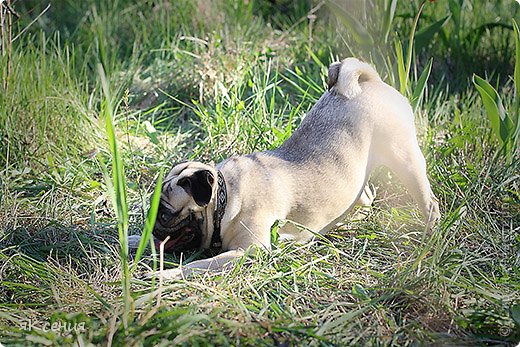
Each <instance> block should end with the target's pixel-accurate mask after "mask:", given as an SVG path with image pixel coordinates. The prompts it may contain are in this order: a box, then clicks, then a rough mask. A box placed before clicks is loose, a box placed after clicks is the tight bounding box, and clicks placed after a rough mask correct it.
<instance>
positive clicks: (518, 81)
mask: <svg viewBox="0 0 520 347" xmlns="http://www.w3.org/2000/svg"><path fill="white" fill-rule="evenodd" d="M513 29H514V32H515V47H516V51H515V52H516V53H515V72H514V75H513V80H514V84H515V101H514V106H513V113H512V117H513V118H514V119H513V123H514V124H515V128H516V134H515V140H516V138H517V137H518V132H519V131H520V95H519V93H520V30H519V28H518V24H517V23H516V21H515V20H514V19H513ZM515 142H516V141H515Z"/></svg>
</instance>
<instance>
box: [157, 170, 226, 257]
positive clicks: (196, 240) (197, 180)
mask: <svg viewBox="0 0 520 347" xmlns="http://www.w3.org/2000/svg"><path fill="white" fill-rule="evenodd" d="M216 177H217V173H216V170H215V169H214V168H213V167H212V166H209V165H206V164H202V163H199V162H187V163H182V164H179V165H176V166H175V167H174V168H173V169H172V170H171V171H170V173H169V174H168V176H166V178H165V179H164V183H163V187H162V193H161V201H160V204H159V209H158V211H157V219H156V221H155V226H154V230H153V235H154V236H155V237H156V238H158V239H159V240H164V239H165V238H166V237H168V236H169V237H170V239H169V241H168V242H167V243H166V245H165V249H173V250H176V251H181V250H182V251H184V250H195V249H200V248H203V246H204V245H207V244H208V243H209V241H208V240H210V239H211V236H212V235H211V232H212V230H213V226H211V225H208V215H209V214H210V213H213V210H214V199H213V196H214V195H215V191H216V185H217V183H216V182H217V179H216ZM208 229H209V230H208ZM208 234H209V235H208Z"/></svg>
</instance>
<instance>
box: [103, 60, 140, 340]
mask: <svg viewBox="0 0 520 347" xmlns="http://www.w3.org/2000/svg"><path fill="white" fill-rule="evenodd" d="M98 74H99V77H100V79H101V85H102V88H103V94H104V97H105V100H104V103H103V107H102V111H103V115H104V118H105V123H106V124H105V127H106V132H107V137H108V142H109V147H110V153H111V155H112V182H109V181H108V180H107V185H108V186H113V189H109V191H110V192H111V193H112V194H111V195H112V202H113V205H114V209H115V212H116V216H117V230H118V233H119V242H120V245H121V268H122V278H121V284H122V287H123V288H122V289H123V306H124V307H123V314H122V319H123V326H124V328H125V330H126V329H127V327H128V322H129V321H131V320H132V317H131V314H132V312H131V308H132V301H133V299H132V296H131V294H130V272H129V266H128V203H127V194H126V179H125V174H124V166H123V161H122V159H121V154H120V153H119V149H118V147H117V138H116V133H115V127H114V122H113V115H114V111H115V109H114V107H113V103H112V98H111V95H110V88H109V86H108V80H107V77H106V75H105V71H104V69H103V66H102V65H101V64H98Z"/></svg>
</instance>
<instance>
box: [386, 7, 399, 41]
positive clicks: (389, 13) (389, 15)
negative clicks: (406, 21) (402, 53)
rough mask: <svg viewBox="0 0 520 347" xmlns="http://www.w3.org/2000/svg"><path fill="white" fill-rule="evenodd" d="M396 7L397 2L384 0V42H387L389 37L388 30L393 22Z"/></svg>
mask: <svg viewBox="0 0 520 347" xmlns="http://www.w3.org/2000/svg"><path fill="white" fill-rule="evenodd" d="M396 7H397V0H386V1H385V18H384V21H383V33H384V36H383V37H384V42H385V43H386V42H388V36H389V35H390V30H391V29H392V24H393V22H394V16H395V9H396Z"/></svg>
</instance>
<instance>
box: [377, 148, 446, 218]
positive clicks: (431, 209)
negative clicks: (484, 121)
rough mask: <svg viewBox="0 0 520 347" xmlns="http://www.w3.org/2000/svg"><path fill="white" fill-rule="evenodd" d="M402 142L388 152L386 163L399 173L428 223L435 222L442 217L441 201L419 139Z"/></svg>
mask: <svg viewBox="0 0 520 347" xmlns="http://www.w3.org/2000/svg"><path fill="white" fill-rule="evenodd" d="M407 142H408V143H400V144H399V147H398V148H397V146H396V147H393V151H392V150H391V149H390V150H389V152H388V158H389V160H387V161H386V162H385V163H384V165H385V166H387V167H388V168H389V169H390V170H391V171H392V172H393V173H395V174H396V175H397V177H398V178H399V180H401V182H402V183H403V184H404V185H405V186H406V188H407V189H408V191H409V192H410V194H411V195H412V197H413V198H414V200H415V202H416V203H417V204H418V205H419V207H420V209H421V211H422V213H423V215H424V218H425V220H426V222H427V223H429V224H430V225H431V224H435V223H436V222H437V221H438V219H439V218H440V212H439V202H438V199H437V198H436V197H435V195H434V194H433V192H432V190H431V187H430V181H429V180H428V177H427V176H426V160H425V159H424V156H423V154H422V152H421V149H420V148H419V144H418V143H417V140H415V139H413V140H410V141H407Z"/></svg>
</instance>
